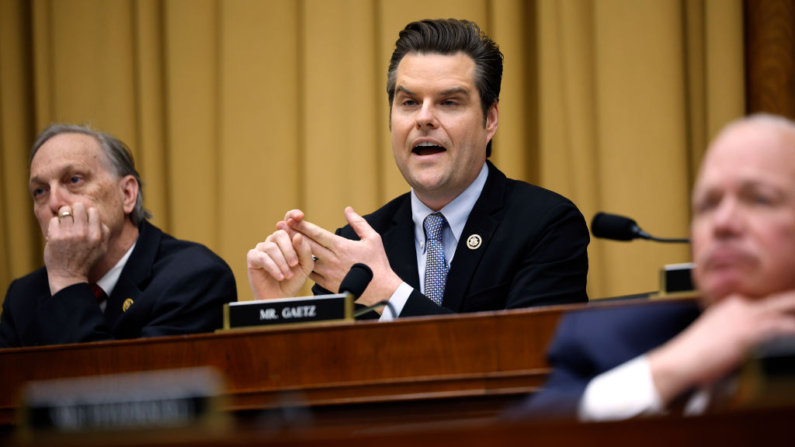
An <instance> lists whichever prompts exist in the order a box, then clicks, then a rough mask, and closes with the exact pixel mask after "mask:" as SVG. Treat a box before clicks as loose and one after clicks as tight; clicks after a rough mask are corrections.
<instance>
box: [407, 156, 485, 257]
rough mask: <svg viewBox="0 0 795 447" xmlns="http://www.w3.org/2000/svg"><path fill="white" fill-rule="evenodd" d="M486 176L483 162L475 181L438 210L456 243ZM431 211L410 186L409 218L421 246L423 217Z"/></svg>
mask: <svg viewBox="0 0 795 447" xmlns="http://www.w3.org/2000/svg"><path fill="white" fill-rule="evenodd" d="M488 176H489V168H488V165H487V164H486V163H483V167H482V168H481V169H480V174H478V176H477V178H475V181H474V182H472V183H470V184H469V186H467V189H465V190H464V192H462V193H461V194H459V195H458V197H456V198H455V199H453V200H452V201H451V202H450V203H448V204H447V205H445V206H444V208H442V209H441V210H439V212H440V213H442V214H443V215H444V218H445V219H447V224H448V225H449V226H450V230H451V231H452V232H453V236H455V240H456V243H457V242H458V240H459V239H461V233H463V232H464V226H465V225H466V223H467V219H469V213H471V212H472V208H474V207H475V202H477V201H478V198H479V197H480V193H481V192H483V187H484V186H485V185H486V179H487V178H488ZM432 213H434V211H433V210H432V209H430V208H428V206H427V205H425V204H424V203H422V200H420V199H419V197H417V194H416V193H415V192H414V188H412V189H411V218H412V220H413V221H414V238H415V240H416V241H417V242H421V243H423V246H424V242H425V229H424V228H423V223H424V222H425V218H426V217H428V215H429V214H432Z"/></svg>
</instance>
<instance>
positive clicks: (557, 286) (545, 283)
mask: <svg viewBox="0 0 795 447" xmlns="http://www.w3.org/2000/svg"><path fill="white" fill-rule="evenodd" d="M501 80H502V53H500V51H499V48H498V47H497V45H496V44H495V43H494V41H492V40H491V39H489V38H488V37H487V36H486V35H484V34H483V33H482V32H481V31H480V28H478V26H477V25H475V24H474V23H472V22H467V21H459V20H454V19H450V20H423V21H419V22H413V23H410V24H408V25H407V26H406V28H405V29H403V31H401V32H400V38H399V39H398V41H397V43H396V48H395V51H394V52H393V54H392V59H391V62H390V66H389V72H388V79H387V94H388V96H389V103H390V128H391V132H392V153H393V156H394V159H395V163H396V164H397V166H398V168H399V169H400V172H401V173H402V174H403V177H404V178H405V179H406V181H407V182H408V184H409V185H410V186H411V191H410V192H409V193H407V194H404V195H402V196H400V197H398V198H396V199H395V200H393V201H391V202H389V203H388V204H386V205H384V206H383V207H382V208H381V209H379V210H377V211H375V212H374V213H372V214H370V215H368V216H366V217H364V218H362V217H361V216H359V215H358V214H356V213H355V212H354V211H353V209H351V208H347V209H346V210H345V217H346V219H347V220H348V223H349V225H348V226H346V227H345V228H342V229H340V230H337V232H336V234H335V233H331V232H329V231H326V230H324V229H322V228H319V227H318V226H316V225H313V224H311V223H310V222H308V221H306V220H304V213H303V212H301V211H300V210H292V211H289V212H288V213H287V215H286V216H285V219H284V221H282V222H280V223H278V224H277V228H278V231H276V232H275V233H273V234H271V235H270V236H268V237H267V239H266V240H265V241H264V242H262V243H260V244H258V245H257V246H256V247H255V248H254V249H253V250H251V251H249V253H248V272H249V282H250V284H251V287H252V290H253V291H254V296H255V297H256V298H259V299H268V298H280V297H287V296H294V295H295V294H296V293H297V292H298V290H299V289H300V288H301V286H302V285H303V284H304V283H305V281H306V280H307V279H312V280H314V281H315V282H316V284H317V285H316V286H315V288H314V291H315V293H328V292H329V291H333V292H336V291H337V290H338V288H339V285H340V282H341V281H342V278H343V277H344V276H345V274H346V273H347V272H348V270H349V269H350V267H351V266H352V265H353V264H354V263H356V262H363V263H365V264H367V265H369V266H370V267H371V268H372V269H373V272H374V277H373V280H372V282H371V283H370V285H369V287H368V288H367V290H366V291H365V293H364V294H363V295H362V296H361V297H360V298H359V300H358V301H357V302H358V303H359V304H363V305H373V304H375V303H378V302H381V301H385V300H389V302H390V303H391V304H392V305H393V307H394V309H395V314H392V312H391V310H386V311H384V313H383V315H381V316H380V318H381V320H387V319H391V318H394V317H397V316H401V317H405V316H417V315H434V314H448V313H454V312H476V311H485V310H497V309H511V308H519V307H529V306H541V305H549V304H563V303H577V302H586V301H587V300H588V297H587V295H586V293H585V283H586V275H587V273H588V255H587V251H586V249H587V246H588V242H589V236H588V229H587V227H586V225H585V221H584V219H583V217H582V215H581V214H580V212H579V210H577V207H576V206H574V204H572V203H571V202H570V201H568V200H567V199H565V198H563V197H561V196H559V195H557V194H555V193H553V192H550V191H547V190H545V189H542V188H539V187H536V186H532V185H528V184H527V183H523V182H519V181H516V180H511V179H508V178H506V177H505V175H504V174H503V173H502V172H500V171H499V170H498V169H497V168H496V167H495V166H494V165H493V164H491V163H490V162H488V161H487V158H488V157H489V155H490V153H491V140H492V137H493V136H494V134H495V132H496V131H497V124H498V118H499V109H498V101H499V93H500V83H501ZM377 312H378V313H381V308H379V309H378V310H377ZM374 314H375V313H374ZM374 316H375V317H378V315H377V314H375V315H374Z"/></svg>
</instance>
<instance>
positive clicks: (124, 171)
mask: <svg viewBox="0 0 795 447" xmlns="http://www.w3.org/2000/svg"><path fill="white" fill-rule="evenodd" d="M29 187H30V193H31V195H32V197H33V211H34V213H35V215H36V218H37V220H38V221H39V225H40V226H41V230H42V233H43V234H44V238H45V240H46V245H45V247H44V264H45V266H44V267H43V268H41V269H39V270H36V271H35V272H33V273H31V274H29V275H27V276H25V277H23V278H20V279H17V280H15V281H14V282H13V283H11V286H10V287H9V288H8V292H7V294H6V297H5V301H4V302H3V313H2V316H0V347H19V346H34V345H48V344H60V343H77V342H86V341H100V340H113V339H125V338H137V337H154V336H162V335H177V334H187V333H196V332H207V331H212V330H214V329H218V328H220V327H221V325H222V315H223V314H222V309H223V304H224V303H226V302H229V301H235V300H236V299H237V292H236V288H235V279H234V276H233V275H232V271H231V270H230V269H229V267H228V266H227V265H226V263H225V262H224V261H223V260H222V259H220V258H219V257H217V256H216V255H215V254H213V253H212V252H211V251H210V250H208V249H207V248H205V247H204V246H201V245H199V244H195V243H190V242H184V241H179V240H176V239H174V238H173V237H171V236H169V235H167V234H165V233H163V232H162V231H160V230H159V229H158V228H156V227H155V226H153V225H152V224H150V223H149V222H148V221H147V220H146V219H147V217H151V216H149V214H148V212H147V211H145V210H144V208H143V198H142V195H141V180H140V177H139V175H138V172H137V171H136V170H135V166H134V165H133V160H132V157H131V155H130V153H129V151H128V150H127V148H126V147H125V146H124V144H123V143H122V142H120V141H119V140H117V139H115V138H113V137H112V136H110V135H108V134H105V133H102V132H96V131H93V130H91V129H90V128H88V127H83V126H72V125H53V126H50V127H48V128H47V129H45V130H44V131H43V132H42V133H41V134H40V135H39V137H38V138H37V140H36V142H35V143H34V145H33V149H32V152H31V159H30V182H29Z"/></svg>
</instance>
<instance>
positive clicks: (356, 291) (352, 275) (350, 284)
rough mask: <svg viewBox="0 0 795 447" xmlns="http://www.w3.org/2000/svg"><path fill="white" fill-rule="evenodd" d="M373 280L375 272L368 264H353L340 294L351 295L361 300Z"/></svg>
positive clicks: (343, 282) (344, 279) (341, 286)
mask: <svg viewBox="0 0 795 447" xmlns="http://www.w3.org/2000/svg"><path fill="white" fill-rule="evenodd" d="M372 279H373V271H372V270H370V267H368V266H367V265H366V264H362V263H358V264H353V267H351V269H350V270H349V271H348V274H347V275H345V278H343V279H342V283H341V284H340V293H350V294H351V295H353V296H354V297H356V298H359V297H360V296H362V294H363V293H364V289H366V288H367V286H368V285H369V284H370V281H372Z"/></svg>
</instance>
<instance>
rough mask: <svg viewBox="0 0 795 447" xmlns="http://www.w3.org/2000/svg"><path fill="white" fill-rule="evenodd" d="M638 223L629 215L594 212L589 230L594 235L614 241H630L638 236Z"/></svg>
mask: <svg viewBox="0 0 795 447" xmlns="http://www.w3.org/2000/svg"><path fill="white" fill-rule="evenodd" d="M637 231H638V224H637V223H635V221H634V220H632V219H630V218H629V217H624V216H618V215H616V214H607V213H596V215H595V216H594V217H593V220H592V221H591V232H592V233H593V235H594V236H596V237H601V238H605V239H613V240H616V241H631V240H632V239H635V238H637V237H638V234H637Z"/></svg>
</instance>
